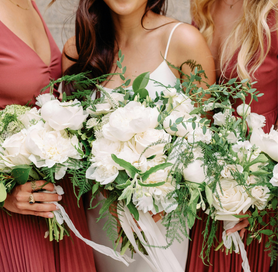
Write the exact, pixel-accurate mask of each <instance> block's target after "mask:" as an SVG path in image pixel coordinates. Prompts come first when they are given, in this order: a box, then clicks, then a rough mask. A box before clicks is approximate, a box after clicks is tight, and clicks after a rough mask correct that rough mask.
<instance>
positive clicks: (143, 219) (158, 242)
mask: <svg viewBox="0 0 278 272" xmlns="http://www.w3.org/2000/svg"><path fill="white" fill-rule="evenodd" d="M119 205H121V204H120V203H119V204H118V206H119ZM122 206H123V205H121V206H120V208H118V214H119V220H120V223H121V226H122V228H123V230H124V232H125V234H126V236H127V238H128V239H129V241H130V242H131V244H132V245H133V247H134V249H135V250H136V253H137V254H140V256H141V257H142V258H143V259H144V260H145V261H146V262H147V263H148V265H149V266H150V268H151V269H152V271H153V272H184V269H183V268H182V267H181V265H180V263H179V262H178V260H177V258H176V257H175V255H174V254H173V252H172V250H171V249H170V248H169V247H168V248H163V247H165V246H167V242H166V240H165V235H163V234H162V233H161V231H160V229H159V228H158V226H157V225H156V223H155V222H154V221H153V218H152V216H151V215H150V214H149V213H143V212H142V211H139V221H137V223H136V222H135V221H134V219H133V216H132V215H131V213H130V211H129V209H128V208H127V207H126V206H124V208H122ZM141 231H143V232H144V234H145V237H146V240H147V244H148V245H149V246H148V245H146V242H145V240H144V238H143V236H142V234H141ZM133 232H135V233H136V234H137V236H138V238H139V239H140V241H141V243H142V245H144V247H145V249H146V251H147V252H148V255H149V256H148V257H147V256H146V255H144V254H143V253H142V252H140V250H139V249H138V247H137V244H136V242H135V239H134V235H133Z"/></svg>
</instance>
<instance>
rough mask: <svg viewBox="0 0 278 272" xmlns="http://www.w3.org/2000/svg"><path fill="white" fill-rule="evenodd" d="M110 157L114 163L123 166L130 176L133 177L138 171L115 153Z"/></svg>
mask: <svg viewBox="0 0 278 272" xmlns="http://www.w3.org/2000/svg"><path fill="white" fill-rule="evenodd" d="M111 158H112V159H113V161H114V162H115V163H117V164H119V165H120V166H121V167H123V168H124V169H125V170H127V171H128V173H129V174H130V176H131V177H132V178H134V177H135V175H136V174H137V173H138V172H139V170H138V169H136V168H135V167H134V166H133V165H132V164H131V163H129V162H127V161H125V160H122V159H119V158H118V157H117V156H116V155H114V154H112V155H111Z"/></svg>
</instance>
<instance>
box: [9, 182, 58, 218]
mask: <svg viewBox="0 0 278 272" xmlns="http://www.w3.org/2000/svg"><path fill="white" fill-rule="evenodd" d="M44 184H45V180H37V181H33V182H27V183H25V184H24V185H17V186H16V187H15V188H14V189H13V191H12V193H11V194H8V196H7V199H6V200H5V203H4V208H5V209H7V210H8V211H10V212H13V213H19V214H29V215H36V216H41V217H45V218H52V217H53V216H54V215H53V213H52V211H56V210H58V208H57V207H56V205H55V204H53V203H42V202H53V201H60V200H61V199H62V196H60V195H58V194H47V193H44V192H43V191H39V192H36V190H41V189H44V190H48V191H53V190H54V186H53V184H52V183H47V184H46V185H44ZM32 194H33V198H34V201H35V203H34V204H30V203H29V201H30V196H31V195H32Z"/></svg>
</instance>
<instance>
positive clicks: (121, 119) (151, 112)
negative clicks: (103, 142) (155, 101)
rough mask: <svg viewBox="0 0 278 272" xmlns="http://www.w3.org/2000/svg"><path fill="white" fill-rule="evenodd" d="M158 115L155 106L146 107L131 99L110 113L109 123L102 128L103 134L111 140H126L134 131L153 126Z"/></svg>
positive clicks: (141, 130) (156, 123) (155, 124)
mask: <svg viewBox="0 0 278 272" xmlns="http://www.w3.org/2000/svg"><path fill="white" fill-rule="evenodd" d="M158 115H159V112H158V110H157V109H156V108H149V107H148V108H146V107H144V106H143V105H141V104H140V103H139V102H134V101H131V102H130V103H128V104H127V105H126V106H125V107H123V108H118V109H117V110H115V111H114V112H113V113H111V115H110V117H109V123H107V124H105V125H104V126H103V128H102V130H103V136H104V137H105V138H106V139H108V140H111V141H128V140H130V139H131V138H132V137H133V136H134V135H135V134H136V133H141V132H144V131H146V130H147V129H148V128H155V127H156V126H157V125H158V122H157V117H158Z"/></svg>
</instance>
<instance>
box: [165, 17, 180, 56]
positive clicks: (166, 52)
mask: <svg viewBox="0 0 278 272" xmlns="http://www.w3.org/2000/svg"><path fill="white" fill-rule="evenodd" d="M181 24H183V23H182V22H180V23H177V24H176V25H175V26H174V27H173V29H172V31H171V33H170V35H169V38H168V42H167V46H166V50H165V56H164V59H166V58H167V54H168V49H169V45H170V42H171V38H172V35H173V33H174V31H175V29H176V28H177V27H178V26H179V25H181Z"/></svg>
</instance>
